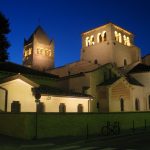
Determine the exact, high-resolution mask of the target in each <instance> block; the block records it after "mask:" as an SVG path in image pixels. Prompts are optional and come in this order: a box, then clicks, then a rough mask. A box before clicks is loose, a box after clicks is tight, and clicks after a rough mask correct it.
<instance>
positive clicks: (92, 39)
mask: <svg viewBox="0 0 150 150" xmlns="http://www.w3.org/2000/svg"><path fill="white" fill-rule="evenodd" d="M90 45H94V36H93V35H92V36H91V39H90Z"/></svg>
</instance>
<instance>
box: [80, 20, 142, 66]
mask: <svg viewBox="0 0 150 150" xmlns="http://www.w3.org/2000/svg"><path fill="white" fill-rule="evenodd" d="M140 59H141V53H140V49H139V48H138V47H137V46H136V45H134V35H133V34H132V33H131V32H129V31H127V30H125V29H123V28H121V27H119V26H117V25H115V24H113V23H108V24H105V25H103V26H100V27H97V28H94V29H92V30H89V31H87V32H84V33H82V49H81V60H84V61H88V62H92V63H95V64H100V65H104V64H107V63H113V64H116V65H117V67H125V66H128V65H132V64H134V63H136V62H140V61H141V60H140Z"/></svg>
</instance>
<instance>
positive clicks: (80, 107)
mask: <svg viewBox="0 0 150 150" xmlns="http://www.w3.org/2000/svg"><path fill="white" fill-rule="evenodd" d="M78 112H79V113H81V112H83V105H82V104H79V105H78Z"/></svg>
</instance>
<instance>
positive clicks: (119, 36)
mask: <svg viewBox="0 0 150 150" xmlns="http://www.w3.org/2000/svg"><path fill="white" fill-rule="evenodd" d="M118 42H119V43H122V36H121V33H119V34H118Z"/></svg>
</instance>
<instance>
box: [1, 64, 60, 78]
mask: <svg viewBox="0 0 150 150" xmlns="http://www.w3.org/2000/svg"><path fill="white" fill-rule="evenodd" d="M0 71H5V72H10V73H22V74H28V75H35V76H42V77H51V78H58V76H56V75H53V74H50V73H45V72H41V71H37V70H34V69H31V68H28V67H25V66H22V65H18V64H15V63H11V62H0Z"/></svg>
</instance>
